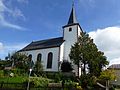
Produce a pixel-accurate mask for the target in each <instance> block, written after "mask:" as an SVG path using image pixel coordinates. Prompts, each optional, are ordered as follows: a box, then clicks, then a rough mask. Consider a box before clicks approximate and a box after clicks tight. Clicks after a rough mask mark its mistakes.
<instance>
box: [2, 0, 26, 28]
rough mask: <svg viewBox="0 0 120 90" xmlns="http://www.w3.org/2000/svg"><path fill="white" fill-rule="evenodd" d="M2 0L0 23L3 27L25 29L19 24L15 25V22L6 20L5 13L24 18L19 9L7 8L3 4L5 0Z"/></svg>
mask: <svg viewBox="0 0 120 90" xmlns="http://www.w3.org/2000/svg"><path fill="white" fill-rule="evenodd" d="M3 1H4V0H0V25H1V26H4V27H9V28H14V29H18V30H25V28H23V27H21V26H19V25H16V24H12V23H10V22H8V21H7V20H6V18H5V15H6V14H10V15H13V16H16V17H22V18H24V19H25V17H24V15H23V14H22V12H21V11H20V10H19V9H15V10H12V9H11V8H8V7H7V6H6V5H5V4H4V3H5V2H3ZM11 18H12V17H11Z"/></svg>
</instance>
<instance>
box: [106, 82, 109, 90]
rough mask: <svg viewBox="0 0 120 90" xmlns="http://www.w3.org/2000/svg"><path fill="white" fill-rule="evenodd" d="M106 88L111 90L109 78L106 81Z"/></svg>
mask: <svg viewBox="0 0 120 90" xmlns="http://www.w3.org/2000/svg"><path fill="white" fill-rule="evenodd" d="M106 90H109V80H107V81H106Z"/></svg>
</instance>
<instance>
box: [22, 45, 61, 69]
mask: <svg viewBox="0 0 120 90" xmlns="http://www.w3.org/2000/svg"><path fill="white" fill-rule="evenodd" d="M50 52H52V53H53V60H52V68H51V69H47V58H48V53H50ZM22 53H25V54H27V55H30V54H31V55H32V60H33V61H34V62H35V61H36V60H37V55H38V54H39V53H41V54H42V59H41V61H42V64H43V69H44V71H58V61H59V47H54V48H47V49H38V50H31V51H24V52H22Z"/></svg>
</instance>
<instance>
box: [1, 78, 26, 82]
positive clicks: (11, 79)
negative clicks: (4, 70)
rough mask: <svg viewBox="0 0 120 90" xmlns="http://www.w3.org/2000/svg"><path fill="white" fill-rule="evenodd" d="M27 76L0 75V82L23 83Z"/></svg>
mask: <svg viewBox="0 0 120 90" xmlns="http://www.w3.org/2000/svg"><path fill="white" fill-rule="evenodd" d="M26 79H27V77H0V82H3V81H4V83H23V82H24V81H25V80H26Z"/></svg>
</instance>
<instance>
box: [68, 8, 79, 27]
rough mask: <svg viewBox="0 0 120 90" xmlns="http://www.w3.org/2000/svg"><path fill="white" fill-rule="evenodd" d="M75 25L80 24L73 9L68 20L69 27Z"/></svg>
mask: <svg viewBox="0 0 120 90" xmlns="http://www.w3.org/2000/svg"><path fill="white" fill-rule="evenodd" d="M73 23H78V22H77V19H76V15H75V9H74V7H72V11H71V13H70V17H69V20H68V25H69V24H73Z"/></svg>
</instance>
